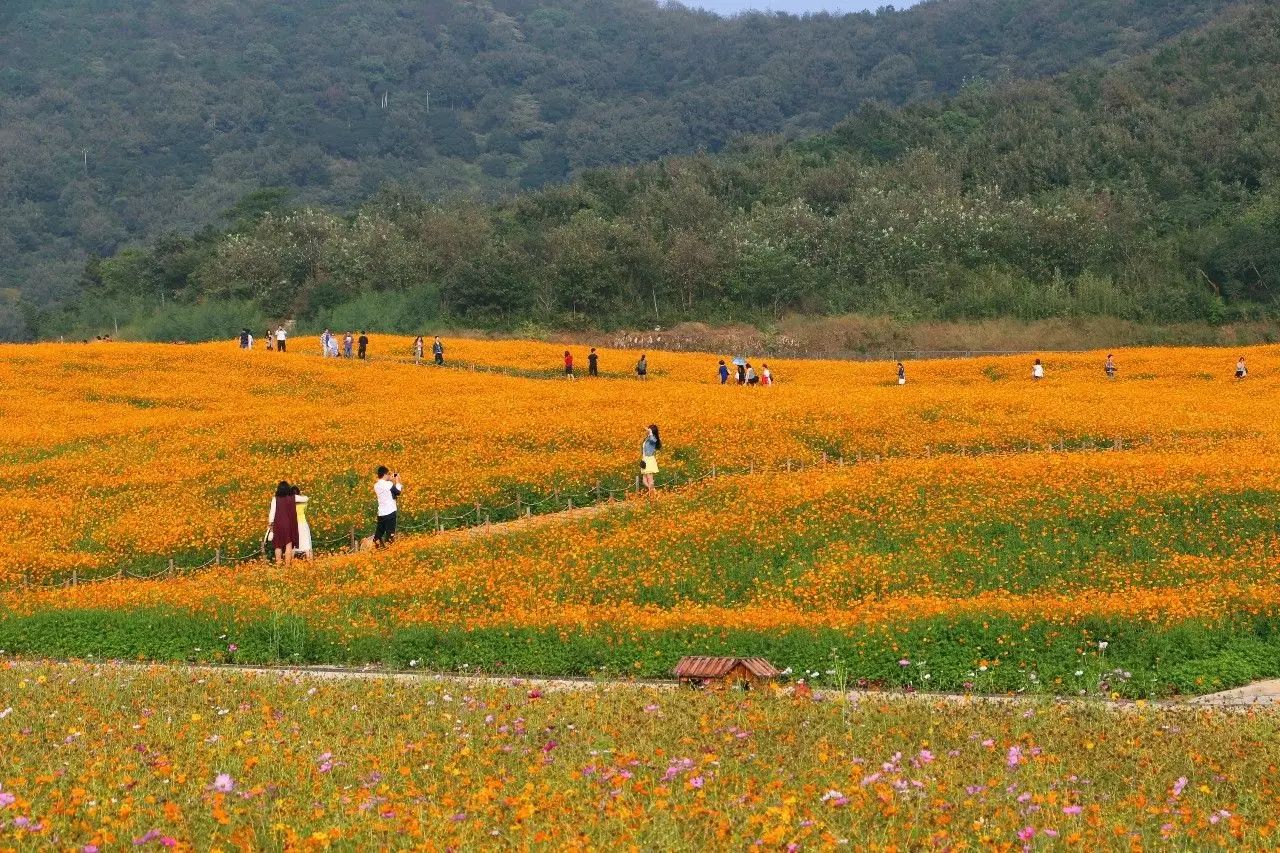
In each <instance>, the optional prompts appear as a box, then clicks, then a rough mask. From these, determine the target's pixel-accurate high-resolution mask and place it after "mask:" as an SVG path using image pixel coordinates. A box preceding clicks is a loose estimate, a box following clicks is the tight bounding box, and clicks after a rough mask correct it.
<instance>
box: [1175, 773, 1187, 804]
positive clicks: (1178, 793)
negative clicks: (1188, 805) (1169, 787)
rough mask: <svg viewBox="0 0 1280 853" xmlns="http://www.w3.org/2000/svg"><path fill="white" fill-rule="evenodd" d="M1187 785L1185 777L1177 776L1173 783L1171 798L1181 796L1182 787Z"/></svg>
mask: <svg viewBox="0 0 1280 853" xmlns="http://www.w3.org/2000/svg"><path fill="white" fill-rule="evenodd" d="M1185 787H1187V777H1186V776H1179V777H1178V780H1177V781H1176V782H1174V783H1173V798H1174V799H1175V800H1176V799H1178V797H1181V796H1182V789H1183V788H1185Z"/></svg>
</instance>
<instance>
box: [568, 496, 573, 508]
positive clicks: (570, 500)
mask: <svg viewBox="0 0 1280 853" xmlns="http://www.w3.org/2000/svg"><path fill="white" fill-rule="evenodd" d="M569 509H573V498H569Z"/></svg>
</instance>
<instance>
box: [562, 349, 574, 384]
mask: <svg viewBox="0 0 1280 853" xmlns="http://www.w3.org/2000/svg"><path fill="white" fill-rule="evenodd" d="M564 376H565V378H566V379H572V378H573V353H571V352H569V351H568V350H565V351H564Z"/></svg>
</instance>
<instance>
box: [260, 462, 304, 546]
mask: <svg viewBox="0 0 1280 853" xmlns="http://www.w3.org/2000/svg"><path fill="white" fill-rule="evenodd" d="M309 500H310V499H309V498H308V497H307V496H306V495H304V494H303V493H302V489H301V488H300V487H299V486H296V485H291V484H290V483H289V482H288V481H286V480H281V481H280V485H278V486H276V493H275V496H274V497H272V498H271V509H270V510H269V511H268V513H267V533H266V536H265V537H264V540H263V541H264V542H269V543H270V544H271V546H272V549H273V550H274V551H275V555H276V562H277V563H279V562H282V561H283V562H284V564H285V565H286V566H288V565H291V564H292V563H293V558H294V557H297V556H301V557H305V558H306V559H308V560H310V559H311V558H312V557H313V556H314V554H313V553H312V546H311V525H310V524H308V523H307V503H308V502H309Z"/></svg>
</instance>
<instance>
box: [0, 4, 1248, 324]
mask: <svg viewBox="0 0 1280 853" xmlns="http://www.w3.org/2000/svg"><path fill="white" fill-rule="evenodd" d="M1226 5H1228V3H1227V0H1156V1H1155V2H1152V1H1151V0H1141V2H1140V0H1127V2H1103V0H1091V1H1090V2H1088V3H1083V4H1082V3H1078V2H1068V1H1067V0H946V2H943V0H935V2H926V3H924V4H922V5H920V6H918V7H915V8H912V9H910V10H907V11H903V12H895V11H892V10H886V11H883V12H881V13H879V14H876V15H870V14H863V15H849V16H841V17H832V16H825V15H822V16H814V17H808V18H803V19H802V18H796V17H789V16H772V15H749V16H744V17H740V18H735V19H727V20H726V19H721V18H717V17H715V16H712V15H709V14H705V13H701V12H694V11H690V10H687V9H683V8H679V7H658V6H656V5H654V4H653V3H652V2H649V0H552V2H541V0H539V2H532V0H492V2H483V0H481V1H480V2H472V1H471V0H435V2H429V3H424V2H422V0H365V2H359V3H357V2H354V0H324V2H321V0H296V2H290V3H283V4H282V3H275V2H268V0H237V2H225V0H217V2H203V0H201V2H197V0H178V2H165V3H161V2H154V0H143V2H132V3H112V4H108V3H103V2H99V0H68V2H59V3H52V2H49V0H16V2H12V1H11V2H7V3H5V4H4V8H3V9H0V57H2V59H0V163H3V169H0V258H3V259H5V261H6V263H5V264H3V265H2V267H0V288H7V290H3V291H0V334H9V335H13V334H17V333H18V332H19V331H20V330H19V329H18V307H17V306H18V299H19V295H21V297H22V301H23V303H24V304H26V305H28V306H44V305H48V304H51V303H57V302H59V301H61V300H62V299H64V298H65V297H67V296H69V295H73V294H74V292H75V282H76V279H77V273H78V271H79V269H80V268H81V267H82V266H83V263H84V260H85V257H86V256H87V255H88V254H94V255H110V254H112V253H114V252H115V251H117V250H118V249H119V248H120V247H121V246H123V245H127V244H129V243H130V242H133V241H136V240H139V239H145V238H153V237H156V236H158V235H160V234H163V233H167V232H170V231H174V230H177V231H189V230H192V229H195V228H200V227H204V226H206V225H208V224H211V223H214V224H225V223H218V215H219V213H220V212H221V211H223V210H225V209H227V208H229V207H231V206H232V205H233V204H234V203H235V202H236V201H237V200H238V199H240V198H241V197H243V196H244V195H246V194H247V193H249V192H251V191H254V190H256V189H258V188H259V187H263V186H280V187H284V188H287V190H288V191H289V194H290V197H291V198H292V199H293V200H294V202H295V203H296V204H319V205H325V206H332V207H334V208H336V209H341V210H351V209H353V208H354V207H355V206H356V205H358V204H359V203H361V202H362V201H363V200H365V199H367V198H368V197H369V196H370V195H371V194H372V193H374V192H375V191H376V190H377V189H378V188H379V187H380V186H382V185H383V184H385V183H387V182H390V181H394V182H397V183H399V184H402V185H404V186H405V187H407V188H409V189H411V190H412V191H414V192H416V193H420V194H423V195H424V196H426V197H428V198H433V199H438V198H442V197H446V196H450V195H453V194H471V193H479V194H481V195H484V194H489V195H493V194H496V193H499V192H502V191H510V190H515V189H517V188H520V187H534V186H538V185H541V184H544V183H546V182H548V181H550V182H556V181H561V180H563V179H564V178H566V177H567V176H569V175H570V174H572V173H575V172H577V171H580V170H582V169H584V168H588V167H593V166H600V165H607V164H616V163H627V162H642V161H648V160H652V159H654V158H656V157H659V156H663V155H668V154H673V153H689V152H694V151H697V150H701V149H706V150H717V149H720V148H721V147H723V146H724V145H725V144H726V143H727V142H728V141H729V140H731V139H733V138H735V137H737V136H740V135H742V134H762V133H785V134H787V135H803V134H806V133H810V132H813V131H818V130H827V129H829V128H830V127H831V126H832V125H833V124H834V123H835V122H837V121H838V120H839V119H841V118H843V117H844V116H845V115H847V114H848V113H849V112H850V111H851V110H853V109H855V108H857V107H858V106H859V105H860V104H861V103H862V102H864V101H865V100H868V99H873V100H876V101H881V102H884V103H887V104H899V103H904V102H908V101H916V100H920V99H924V98H928V97H930V96H933V95H936V94H939V93H947V92H953V91H955V90H957V89H958V88H959V87H960V86H961V85H962V84H963V83H964V82H965V81H967V80H977V79H986V80H996V79H1002V78H1006V77H1031V76H1037V75H1043V74H1047V73H1054V72H1059V71H1062V70H1064V69H1067V68H1070V67H1072V66H1074V65H1076V64H1078V63H1081V62H1085V61H1090V60H1099V61H1103V62H1114V61H1117V60H1120V59H1123V58H1125V57H1128V56H1132V55H1134V54H1136V53H1139V52H1141V51H1142V50H1144V49H1147V48H1149V47H1150V46H1152V45H1153V44H1156V43H1158V42H1160V41H1161V40H1164V39H1167V38H1168V37H1170V36H1172V35H1175V34H1177V33H1179V32H1183V31H1185V30H1187V29H1188V28H1192V27H1195V26H1197V25H1199V24H1201V23H1203V22H1204V21H1205V20H1208V19H1209V18H1210V17H1211V16H1212V15H1213V14H1215V13H1216V12H1217V11H1219V10H1220V9H1222V8H1223V7H1224V6H1226ZM397 285H398V283H397V282H391V283H390V284H389V286H397Z"/></svg>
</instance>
